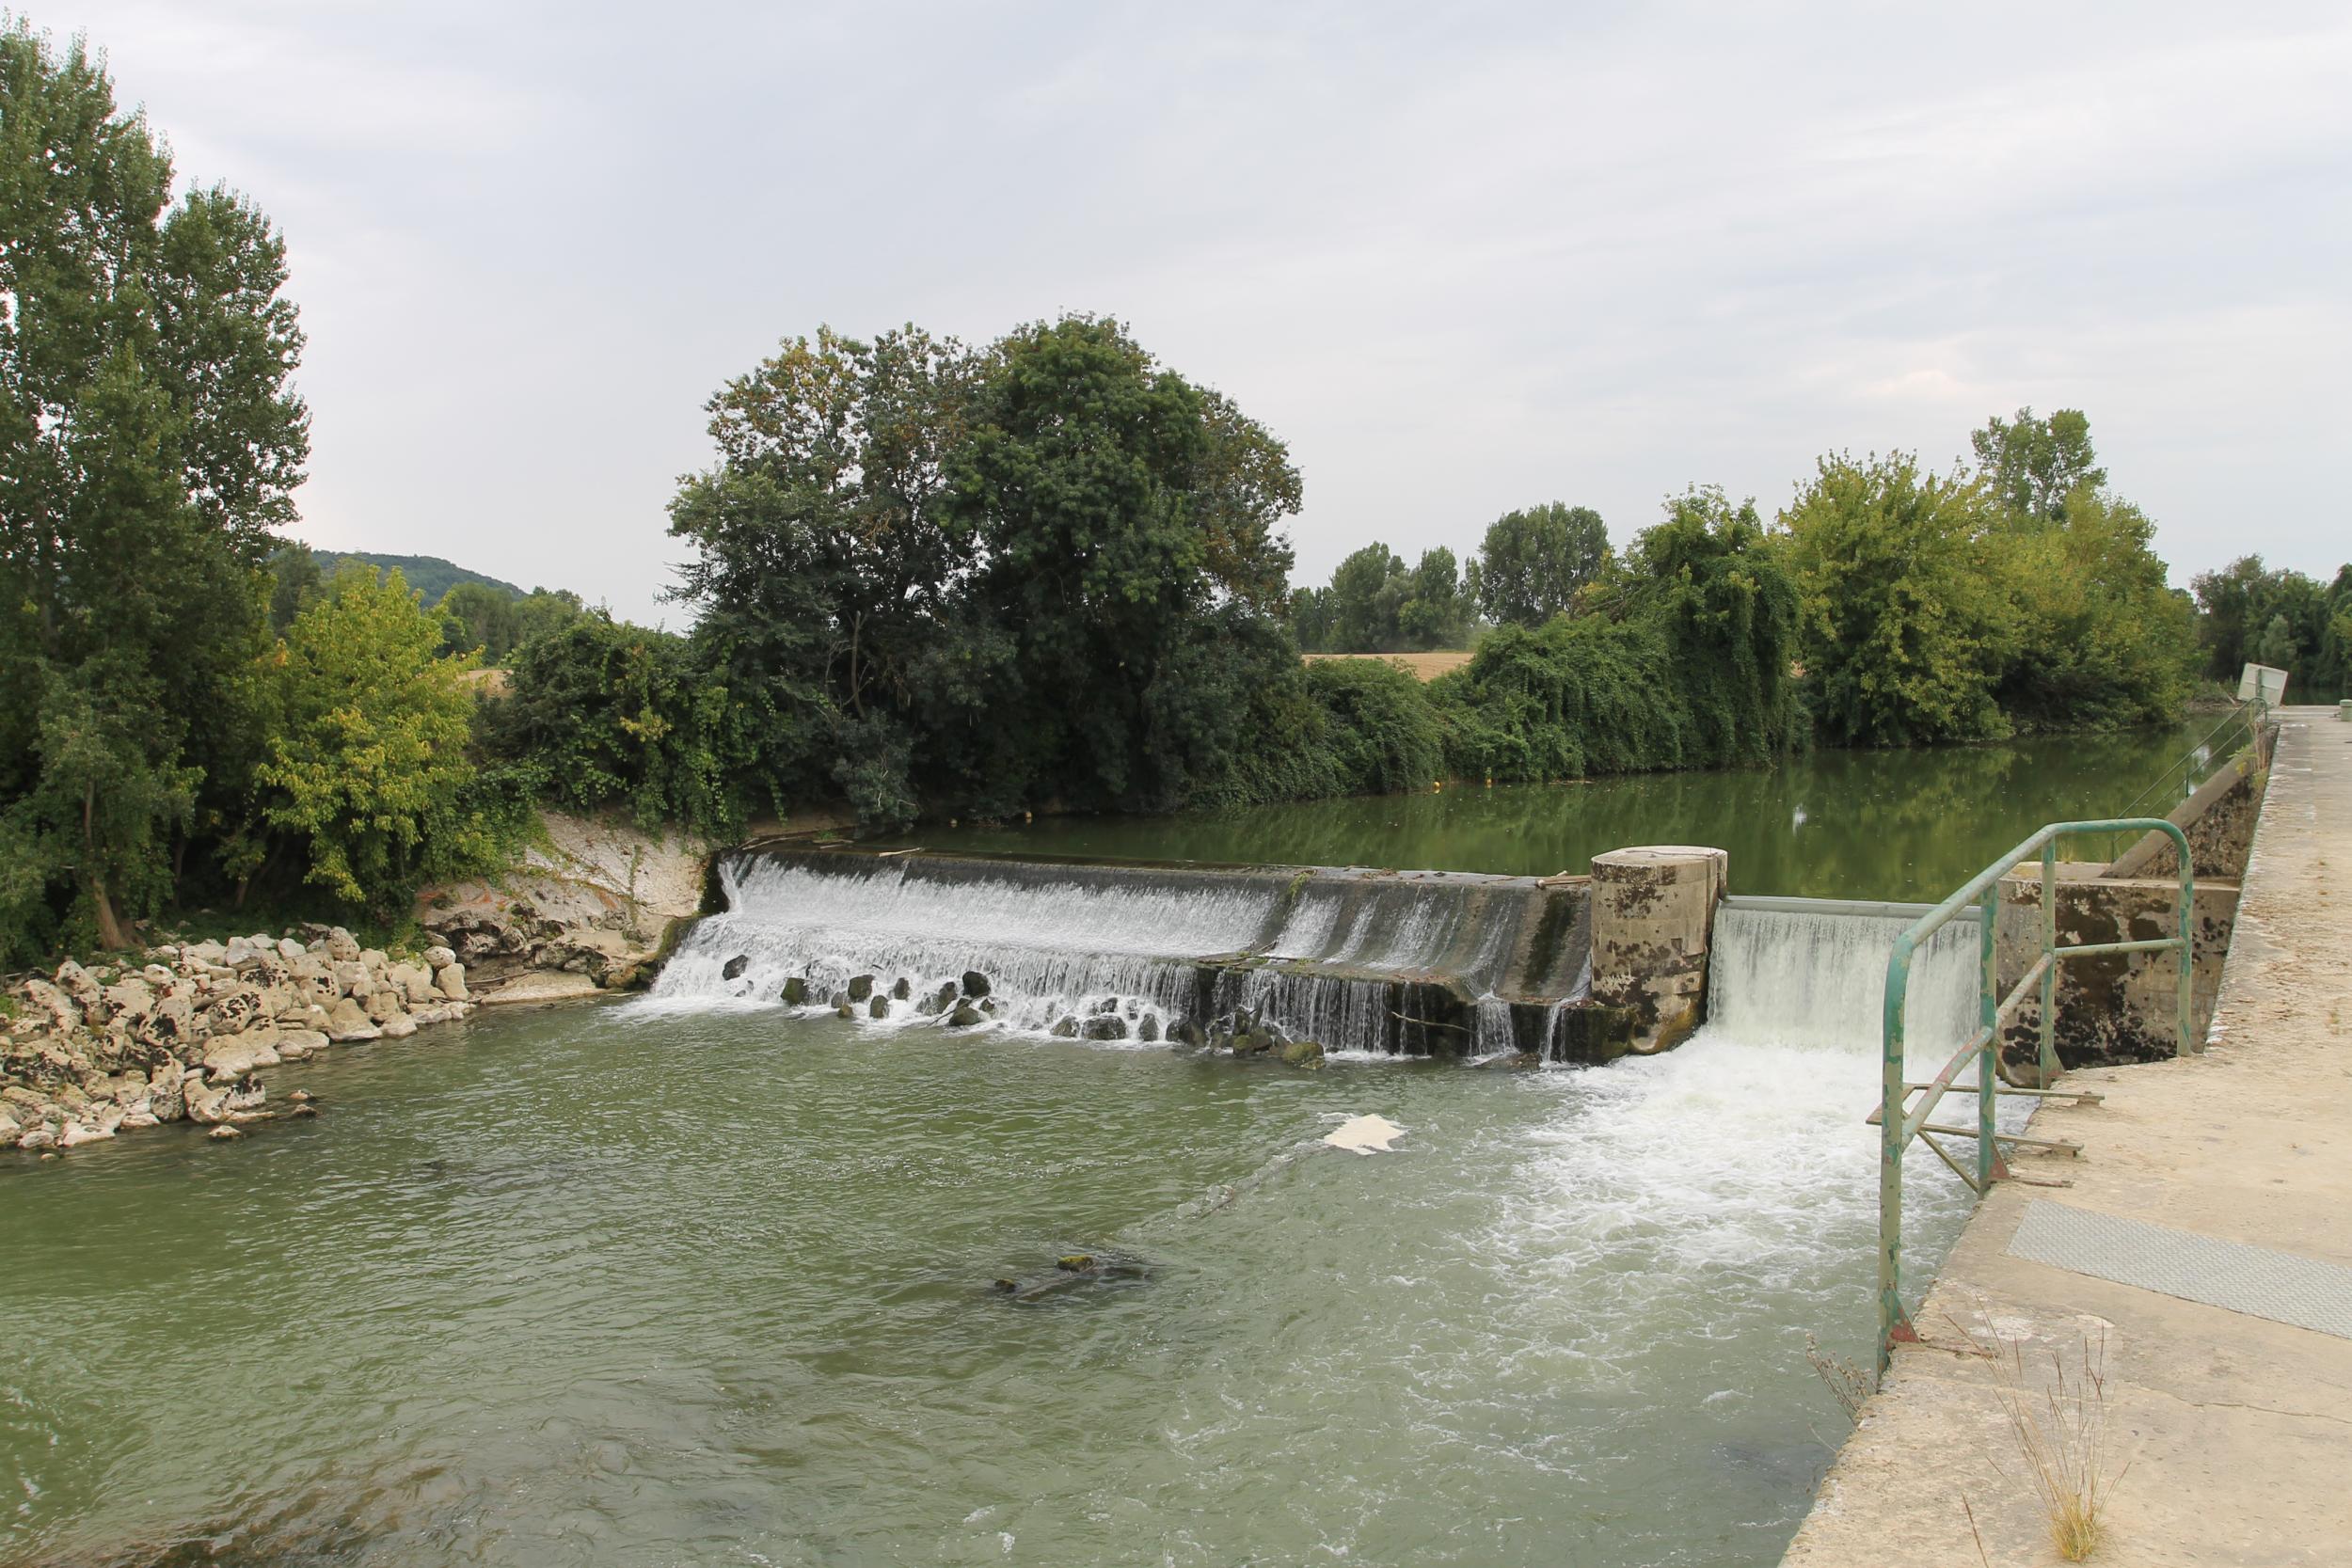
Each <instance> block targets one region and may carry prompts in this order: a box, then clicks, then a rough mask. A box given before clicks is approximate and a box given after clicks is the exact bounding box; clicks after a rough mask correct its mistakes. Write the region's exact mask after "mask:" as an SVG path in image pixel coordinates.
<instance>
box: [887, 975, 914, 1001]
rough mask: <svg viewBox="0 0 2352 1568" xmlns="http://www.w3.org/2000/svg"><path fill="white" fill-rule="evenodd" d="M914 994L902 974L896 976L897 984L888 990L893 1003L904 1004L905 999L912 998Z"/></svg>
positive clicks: (912, 988)
mask: <svg viewBox="0 0 2352 1568" xmlns="http://www.w3.org/2000/svg"><path fill="white" fill-rule="evenodd" d="M913 995H914V986H913V985H912V984H910V983H909V982H908V980H907V977H906V976H905V975H903V974H901V975H899V976H898V984H897V985H895V986H892V987H891V988H890V997H891V1000H892V1001H894V1002H904V1001H905V1000H907V998H909V997H911V996H913Z"/></svg>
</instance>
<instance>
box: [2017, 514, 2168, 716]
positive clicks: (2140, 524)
mask: <svg viewBox="0 0 2352 1568" xmlns="http://www.w3.org/2000/svg"><path fill="white" fill-rule="evenodd" d="M2153 534H2154V525H2153V523H2151V522H2150V521H2149V519H2148V517H2147V515H2146V514H2144V513H2142V512H2141V511H2140V510H2139V509H2138V508H2137V507H2136V506H2134V505H2132V504H2131V503H2130V502H2129V501H2126V500H2122V499H2119V498H2117V497H2115V496H2112V495H2109V494H2107V493H2106V492H2104V491H2101V490H2098V489H2094V488H2093V487H2092V486H2091V485H2090V484H2089V483H2085V484H2083V485H2081V486H2079V487H2078V488H2077V489H2076V490H2075V491H2074V493H2073V494H2072V495H2070V496H2068V497H2067V498H2066V499H2065V500H2064V502H2063V503H2062V504H2061V506H2060V507H2059V509H2058V521H2056V522H2054V523H2043V524H2041V525H2039V526H2028V527H2026V528H2024V529H2017V530H2005V531H2001V532H1999V533H1998V534H1996V535H1995V537H1994V539H1993V541H1991V544H1992V547H1993V549H1994V553H1995V558H1996V560H1997V561H1998V562H1999V564H2000V569H2001V573H2002V577H2003V578H2004V586H2005V587H2006V589H2007V592H2008V594H2009V595H2010V603H2011V604H2012V606H2013V607H2014V614H2015V626H2016V641H2015V644H2014V646H2013V648H2012V650H2011V654H2010V663H2009V667H2008V669H2007V671H2006V672H2005V673H2003V675H2002V678H2001V683H2000V687H1999V689H1998V691H1997V693H1996V696H1997V699H1998V701H1999V703H2000V705H2001V707H2002V709H2003V711H2005V712H2007V713H2008V714H2009V715H2010V717H2011V718H2012V719H2014V720H2018V721H2024V722H2026V723H2029V724H2036V725H2042V726H2067V727H2076V728H2080V727H2096V726H2104V725H2118V724H2141V723H2155V722H2159V721H2164V720H2166V719H2169V718H2171V717H2173V716H2174V715H2175V714H2177V713H2178V712H2179V709H2180V705H2181V703H2182V701H2183V700H2184V699H2185V697H2186V696H2187V694H2188V688H2189V683H2190V679H2191V677H2192V675H2193V674H2194V673H2195V671H2196V667H2197V662H2198V658H2197V646H2196V635H2195V627H2194V625H2193V623H2194V620H2195V616H2194V614H2193V613H2192V611H2191V610H2190V608H2189V603H2188V600H2187V598H2186V596H2185V595H2184V594H2177V593H2175V592H2173V590H2172V589H2171V588H2170V587H2169V585H2168V584H2167V582H2166V580H2165V577H2166V574H2165V565H2164V562H2162V561H2160V560H2158V559H2157V557H2156V553H2155V551H2154V549H2153V547H2152V546H2151V540H2152V538H2153Z"/></svg>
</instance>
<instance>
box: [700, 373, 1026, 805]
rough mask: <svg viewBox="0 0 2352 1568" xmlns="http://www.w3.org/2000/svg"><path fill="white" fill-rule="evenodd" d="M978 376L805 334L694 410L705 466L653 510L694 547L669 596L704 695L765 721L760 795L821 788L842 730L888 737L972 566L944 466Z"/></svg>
mask: <svg viewBox="0 0 2352 1568" xmlns="http://www.w3.org/2000/svg"><path fill="white" fill-rule="evenodd" d="M980 371H981V361H980V359H979V358H978V357H977V356H974V355H973V354H972V353H970V351H968V350H966V349H965V348H964V347H963V346H962V345H961V344H960V343H958V342H956V341H954V340H952V339H933V338H931V337H930V336H929V335H927V334H925V333H923V332H921V331H919V330H917V329H915V328H914V327H908V328H906V329H904V330H902V331H898V332H889V333H884V334H883V335H882V336H881V337H880V338H877V339H876V340H875V341H872V342H870V343H867V342H861V341H857V340H854V339H850V338H844V337H841V336H839V335H837V334H835V333H834V332H833V331H832V330H831V329H830V328H820V329H819V330H818V334H817V336H816V338H815V339H813V340H811V339H807V338H796V339H791V340H788V341H786V342H785V344H784V345H783V347H782V348H780V349H779V350H778V351H777V353H776V354H775V355H774V356H771V358H769V359H768V360H766V361H764V362H763V363H762V364H760V365H759V366H758V367H757V368H756V369H755V370H753V371H752V372H750V373H749V374H746V375H743V376H740V377H738V378H737V379H736V380H733V381H730V382H728V383H727V384H726V386H725V387H723V388H721V389H720V391H719V393H718V395H717V396H716V397H714V398H712V399H711V401H710V403H709V404H708V409H709V413H710V434H711V436H712V437H713V439H714V440H716V441H717V443H718V446H719V463H718V465H717V466H716V467H713V468H711V469H710V470H709V471H707V472H706V473H703V474H699V475H696V476H694V477H693V478H691V479H689V480H688V481H687V482H686V483H685V484H684V485H682V486H681V487H680V489H679V491H678V494H677V497H676V499H675V500H674V501H672V503H671V507H670V519H671V520H670V532H671V533H672V535H673V536H675V537H677V538H681V539H685V540H688V541H690V542H691V543H692V545H693V546H694V548H695V554H694V556H693V557H692V558H691V560H689V561H688V562H687V563H686V564H685V565H684V566H683V567H682V568H681V569H680V573H679V577H680V581H679V587H678V589H677V591H676V594H675V597H676V598H678V599H679V600H680V601H682V602H684V603H686V604H688V605H691V606H692V607H693V608H694V609H695V610H696V611H697V612H698V616H699V620H698V624H697V626H696V637H697V639H698V641H700V642H701V643H702V645H703V647H704V650H705V655H706V657H707V659H708V660H709V661H710V662H711V663H712V665H713V667H714V668H715V670H716V672H717V673H718V675H719V678H720V680H721V682H722V684H723V685H725V686H726V687H727V688H728V689H730V691H732V692H733V693H734V696H735V699H736V700H737V701H738V702H740V703H744V704H747V705H749V707H750V709H751V711H754V712H756V713H759V714H762V715H764V716H765V729H766V734H765V736H764V738H763V740H762V743H761V750H762V755H763V757H764V759H765V765H766V767H767V768H768V769H769V771H770V776H771V789H772V790H774V791H776V792H779V793H790V792H793V791H795V790H804V789H807V788H810V787H812V786H814V785H815V784H817V782H818V781H819V780H822V779H823V778H825V777H826V770H827V765H828V763H829V762H830V761H831V760H832V758H833V754H834V745H835V743H836V742H838V741H839V740H841V739H842V737H843V736H844V735H845V734H846V733H847V732H846V731H845V730H844V729H843V726H845V725H860V726H864V729H863V730H862V731H861V732H860V733H862V734H864V735H866V736H868V737H869V741H870V740H871V738H872V737H874V736H880V737H881V738H882V740H883V741H884V742H885V743H887V740H888V737H889V736H890V734H891V732H892V731H893V730H894V729H895V728H896V726H897V722H898V721H897V719H896V717H895V715H896V713H897V711H898V709H899V708H900V707H901V706H902V705H904V704H905V703H906V702H907V701H909V699H910V697H911V686H910V680H911V677H912V674H913V672H914V669H915V668H916V666H917V664H918V663H919V662H920V661H921V659H922V657H923V656H924V653H925V650H926V648H927V646H928V644H929V643H930V641H931V640H932V639H933V638H934V637H935V636H936V635H937V631H938V627H939V626H940V624H941V621H942V616H943V610H944V607H945V606H946V601H947V600H948V598H949V597H950V596H951V595H953V594H955V593H956V592H957V591H958V589H959V587H960V586H961V583H962V582H963V580H964V578H965V575H966V574H967V573H968V571H969V569H970V567H971V565H972V560H973V538H972V529H971V526H970V525H969V524H968V523H966V522H965V521H963V520H961V519H959V518H958V517H957V516H955V515H954V514H953V513H952V511H951V508H950V506H949V499H950V498H949V494H948V475H947V470H946V463H947V460H948V457H949V455H950V453H952V452H954V451H956V450H957V449H958V447H959V445H960V444H961V442H962V441H963V439H964V436H965V424H966V420H967V418H968V405H969V404H970V401H971V399H972V397H973V395H974V392H975V390H976V388H977V385H978V378H979V374H980ZM810 768H816V769H817V770H818V771H817V772H816V773H815V775H814V776H813V777H812V776H810V774H809V772H808V769H810ZM836 782H837V781H836ZM910 804H911V801H910V800H909V798H908V797H907V796H906V794H905V791H904V789H903V787H902V786H901V787H898V788H896V789H893V790H887V791H884V792H883V793H882V795H879V796H870V797H869V799H868V800H866V812H867V814H868V815H869V816H874V817H879V818H880V819H884V820H886V819H889V818H892V817H900V816H904V815H905V814H906V811H907V808H908V807H909V806H910Z"/></svg>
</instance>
